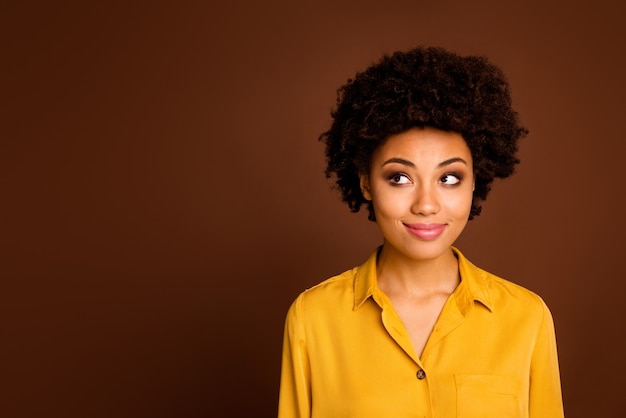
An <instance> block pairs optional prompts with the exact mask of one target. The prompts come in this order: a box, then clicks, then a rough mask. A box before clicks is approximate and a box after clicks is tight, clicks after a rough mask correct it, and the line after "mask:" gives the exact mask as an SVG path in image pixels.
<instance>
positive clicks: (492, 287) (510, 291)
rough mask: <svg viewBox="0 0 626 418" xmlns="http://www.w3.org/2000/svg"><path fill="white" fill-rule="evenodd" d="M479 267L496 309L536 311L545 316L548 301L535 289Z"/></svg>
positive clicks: (528, 312)
mask: <svg viewBox="0 0 626 418" xmlns="http://www.w3.org/2000/svg"><path fill="white" fill-rule="evenodd" d="M477 269H478V270H479V272H480V276H481V279H482V280H483V281H484V283H485V286H486V288H487V289H488V292H489V297H490V299H491V300H492V303H493V304H494V307H495V308H496V309H497V308H506V309H507V310H512V309H520V310H523V311H524V312H525V313H526V314H527V315H531V314H532V313H535V314H536V315H538V316H540V317H543V315H544V314H545V313H546V312H548V307H547V305H546V303H545V302H544V300H543V299H542V297H541V296H539V294H537V293H536V292H535V291H533V290H530V289H529V288H527V287H525V286H523V285H521V284H518V283H515V282H513V281H511V280H508V279H505V278H502V277H500V276H498V275H496V274H493V273H490V272H488V271H486V270H484V269H482V268H477Z"/></svg>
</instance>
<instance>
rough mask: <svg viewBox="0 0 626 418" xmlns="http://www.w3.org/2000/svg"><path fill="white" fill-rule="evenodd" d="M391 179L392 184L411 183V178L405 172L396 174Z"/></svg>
mask: <svg viewBox="0 0 626 418" xmlns="http://www.w3.org/2000/svg"><path fill="white" fill-rule="evenodd" d="M389 180H390V181H391V183H392V184H409V183H410V182H411V179H409V178H408V177H407V176H406V175H404V174H394V175H392V176H391V177H390V178H389Z"/></svg>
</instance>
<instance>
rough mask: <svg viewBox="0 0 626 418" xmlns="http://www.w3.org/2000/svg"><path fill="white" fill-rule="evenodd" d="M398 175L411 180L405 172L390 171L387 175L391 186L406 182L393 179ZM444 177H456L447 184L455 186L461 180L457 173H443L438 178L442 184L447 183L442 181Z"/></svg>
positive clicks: (461, 177)
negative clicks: (453, 181) (454, 181)
mask: <svg viewBox="0 0 626 418" xmlns="http://www.w3.org/2000/svg"><path fill="white" fill-rule="evenodd" d="M398 177H405V178H406V179H408V180H409V181H411V178H410V177H409V176H408V175H406V174H405V173H401V172H398V173H392V174H390V175H389V177H388V181H389V182H390V183H391V185H392V186H401V185H403V184H406V183H400V182H399V181H398V180H394V179H396V178H398ZM446 177H454V178H455V179H457V182H456V183H454V184H450V185H449V186H456V185H457V184H459V183H461V181H462V180H463V176H462V175H460V174H459V173H445V174H444V175H443V176H441V177H440V178H439V181H441V183H442V184H444V185H448V184H447V183H444V182H443V181H442V180H443V179H445V178H446Z"/></svg>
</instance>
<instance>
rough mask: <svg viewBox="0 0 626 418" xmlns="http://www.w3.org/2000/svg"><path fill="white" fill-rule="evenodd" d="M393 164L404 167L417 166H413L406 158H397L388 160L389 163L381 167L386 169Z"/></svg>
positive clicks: (386, 162)
mask: <svg viewBox="0 0 626 418" xmlns="http://www.w3.org/2000/svg"><path fill="white" fill-rule="evenodd" d="M391 163H398V164H402V165H407V166H409V167H415V164H413V163H412V162H411V161H409V160H405V159H404V158H397V157H394V158H390V159H388V160H387V161H385V162H384V163H383V165H381V167H384V166H386V165H387V164H391Z"/></svg>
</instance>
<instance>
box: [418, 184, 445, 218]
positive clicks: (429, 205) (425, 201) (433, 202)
mask: <svg viewBox="0 0 626 418" xmlns="http://www.w3.org/2000/svg"><path fill="white" fill-rule="evenodd" d="M440 208H441V206H440V204H439V198H438V196H437V191H436V190H435V188H434V187H431V186H420V187H418V188H416V190H415V194H414V196H413V205H412V206H411V212H412V213H414V214H416V215H432V214H435V213H437V212H439V209H440Z"/></svg>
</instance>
